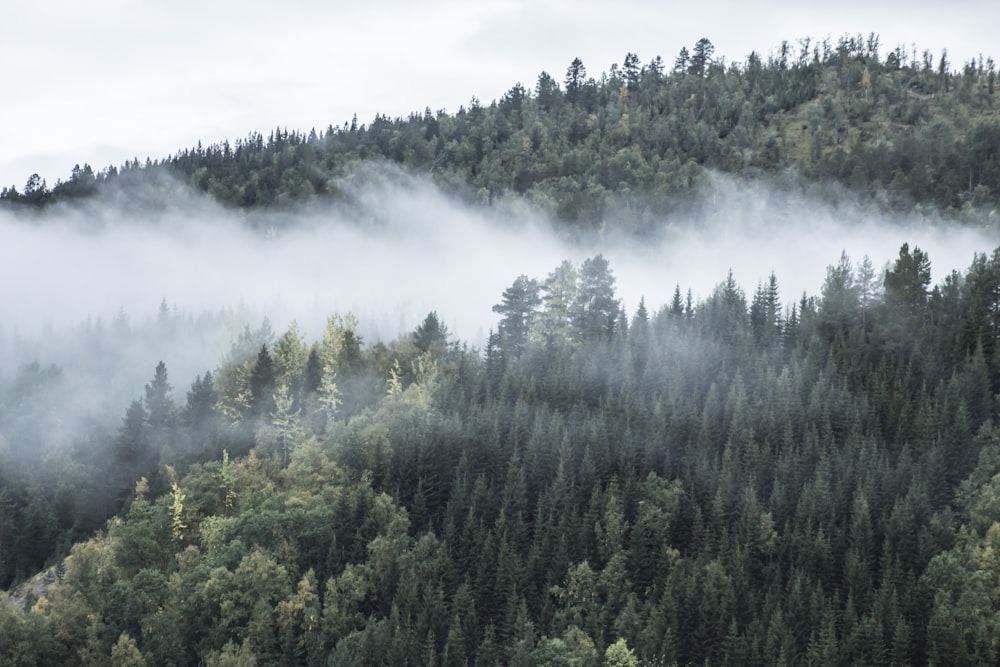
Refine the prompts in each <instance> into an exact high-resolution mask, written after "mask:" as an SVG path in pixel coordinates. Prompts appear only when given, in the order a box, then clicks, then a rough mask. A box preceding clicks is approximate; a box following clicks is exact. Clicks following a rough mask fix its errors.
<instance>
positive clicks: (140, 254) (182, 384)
mask: <svg viewBox="0 0 1000 667" xmlns="http://www.w3.org/2000/svg"><path fill="white" fill-rule="evenodd" d="M175 187H177V189H175V190H174V191H173V192H172V193H171V196H170V201H171V202H172V204H171V206H170V207H169V209H168V210H165V211H164V210H158V211H157V212H152V211H145V210H143V209H142V205H141V204H139V203H137V200H135V199H134V198H133V199H128V198H124V197H121V198H118V199H113V200H110V201H107V202H105V203H103V204H101V205H90V206H89V208H87V209H68V208H62V209H51V210H50V211H48V212H46V213H45V214H43V215H42V216H41V217H40V218H31V219H26V218H20V217H16V216H14V215H12V214H11V213H9V212H6V213H0V237H2V238H3V240H4V241H3V244H2V246H0V280H2V281H3V284H4V285H6V286H7V287H6V289H4V290H3V291H2V293H0V312H3V313H4V320H3V322H4V323H3V325H2V327H0V369H2V371H3V373H4V374H5V375H6V376H7V377H8V378H9V377H10V373H11V372H12V370H13V369H15V368H16V367H17V365H18V364H20V363H24V362H30V361H34V360H38V361H39V362H41V363H43V364H47V363H57V364H60V365H65V366H72V365H73V363H74V361H73V357H74V356H75V355H81V354H87V351H86V350H85V349H82V348H80V347H78V346H75V345H73V340H74V338H75V337H76V338H78V337H80V335H81V334H80V332H81V331H84V330H86V331H87V332H89V333H88V334H87V335H88V336H91V337H96V338H98V339H99V338H100V337H101V336H106V335H109V334H108V332H109V331H111V330H112V329H113V328H114V326H115V325H116V319H117V320H118V322H117V324H118V325H121V324H122V321H121V315H122V314H124V315H125V316H126V317H127V321H128V326H129V327H130V328H131V329H134V330H136V331H139V330H149V331H153V330H156V327H157V318H158V310H159V308H160V304H161V302H162V301H164V300H165V301H166V304H167V306H168V310H169V312H170V314H171V318H172V320H173V322H174V325H172V327H171V328H170V329H169V331H161V332H160V333H161V334H162V335H158V336H152V335H150V336H147V337H146V339H145V340H147V341H148V342H149V344H150V345H151V346H154V349H143V348H142V346H141V345H136V346H133V347H132V348H131V349H129V350H128V354H129V359H130V363H131V364H132V365H133V366H135V369H136V370H135V375H134V376H133V377H128V378H126V377H124V376H122V377H120V378H119V380H120V381H121V382H123V383H124V384H125V385H127V386H126V387H125V389H126V390H127V391H130V392H132V395H135V394H136V393H137V392H138V391H140V390H141V387H142V383H143V382H145V381H148V378H149V377H151V375H152V369H153V367H154V366H155V364H156V363H157V362H158V361H159V360H160V359H163V360H164V361H165V362H166V363H167V366H168V368H169V369H171V373H172V379H173V381H174V384H175V386H176V387H178V388H186V387H187V383H189V382H190V381H191V380H192V379H193V377H194V374H195V373H199V372H203V371H204V370H206V369H210V368H214V367H215V366H216V364H217V363H218V360H219V358H220V356H221V355H222V354H223V353H224V352H225V351H226V350H227V349H228V345H229V343H230V341H231V340H233V339H234V338H235V336H236V335H237V333H238V331H239V330H240V329H241V328H242V327H244V326H247V325H249V326H251V327H256V326H258V325H259V324H260V322H261V321H262V320H263V318H264V317H267V318H268V319H269V321H270V323H271V325H272V327H273V328H274V330H275V331H276V333H278V334H280V333H281V332H282V331H283V330H284V329H285V327H286V326H287V324H288V323H289V322H290V321H291V320H292V319H293V318H294V319H296V320H297V321H298V322H299V324H300V325H301V326H302V328H303V329H304V330H305V332H306V334H307V335H308V336H309V337H310V338H311V339H314V338H317V337H319V335H320V332H321V330H322V326H323V323H324V322H325V319H326V317H327V316H328V315H330V314H334V313H341V314H342V313H346V312H352V313H354V314H355V315H356V316H357V317H358V319H359V321H360V328H361V333H362V335H363V336H364V338H365V340H366V341H367V342H369V343H373V342H375V341H376V340H380V339H381V340H390V339H392V338H394V337H396V336H397V335H399V334H400V333H402V332H405V331H409V330H412V329H413V328H414V327H415V326H416V325H417V324H418V323H419V322H420V321H421V320H422V319H423V317H424V316H425V315H426V314H427V312H429V311H431V310H436V311H437V312H438V313H439V315H440V316H441V318H442V320H443V321H444V322H445V324H446V325H447V326H448V327H449V329H451V331H452V333H453V334H455V336H456V337H457V338H459V339H461V340H465V341H468V342H470V343H471V344H473V345H481V344H482V342H483V341H484V340H485V338H486V334H487V332H488V331H489V329H490V328H491V327H493V326H495V322H496V316H495V314H494V313H492V312H491V306H492V305H493V304H495V303H497V302H498V301H499V300H500V298H501V294H502V292H503V290H504V289H505V288H506V287H507V286H508V285H510V284H511V283H512V282H513V281H514V279H515V278H516V277H517V276H518V275H520V274H527V275H529V276H531V277H536V278H539V279H543V278H544V277H545V276H546V274H547V273H548V272H549V271H551V270H552V269H553V268H554V267H555V266H556V265H558V264H559V262H561V261H562V260H563V259H567V258H568V259H571V260H573V261H576V262H580V261H582V260H583V259H584V258H586V257H588V256H592V255H595V254H597V253H603V254H604V255H605V256H606V257H607V258H608V259H609V260H610V262H611V268H612V270H613V271H614V273H615V275H616V277H617V280H618V292H619V296H621V297H622V299H623V300H624V303H625V305H626V307H627V308H628V310H629V312H630V313H631V312H634V309H635V307H636V306H637V305H638V302H639V299H640V297H645V299H646V303H647V306H648V307H650V308H652V309H655V308H658V307H660V306H662V305H664V304H666V303H668V302H669V300H670V298H671V295H672V293H673V291H674V287H675V285H679V286H680V287H681V290H682V292H686V291H687V289H688V288H690V289H691V290H692V292H693V294H694V296H695V298H696V299H698V298H701V297H705V296H707V295H708V294H710V293H711V290H712V289H713V287H714V286H715V285H717V284H718V283H719V282H721V281H722V280H723V279H724V278H725V276H726V273H727V271H729V270H730V269H731V270H732V271H733V275H734V277H735V279H736V281H737V282H738V283H739V284H740V285H741V286H742V287H743V288H744V289H745V290H746V291H747V292H748V294H750V293H752V291H753V289H754V288H755V286H756V285H757V283H758V282H763V281H764V280H766V279H767V277H768V275H769V274H770V273H771V272H772V271H774V273H775V274H776V276H777V277H778V281H779V286H780V288H781V294H782V299H783V301H784V302H786V303H788V304H790V303H792V302H793V301H796V300H798V298H799V297H800V296H801V294H802V292H803V291H805V292H808V293H809V294H811V295H813V294H818V293H819V289H820V286H821V285H822V282H823V278H824V277H825V274H826V267H827V266H828V265H830V264H833V263H835V262H836V261H837V260H838V258H839V256H840V253H841V251H842V250H846V251H847V253H848V254H849V255H850V256H851V257H852V259H854V260H855V261H860V260H861V258H862V256H864V255H866V254H867V255H868V256H869V257H870V258H871V259H872V261H873V263H874V264H875V266H876V267H881V266H883V265H884V264H885V263H886V262H888V261H891V260H892V259H893V258H894V257H895V256H896V254H897V252H898V249H899V246H900V245H901V244H902V243H904V242H908V243H910V245H911V246H913V245H918V246H920V247H921V248H923V249H924V250H925V251H927V252H928V253H929V255H930V258H931V262H932V267H933V269H934V280H935V282H937V281H938V280H940V279H941V278H942V277H943V276H944V275H945V274H947V273H948V272H950V271H951V270H952V269H960V270H961V269H964V268H966V267H967V266H968V265H969V264H970V262H971V261H972V258H973V254H974V253H976V252H989V251H991V250H992V247H993V245H995V244H996V234H995V232H994V233H992V234H991V233H989V232H984V231H978V230H974V229H969V228H966V227H961V226H958V225H957V224H956V223H951V224H942V221H940V220H931V219H927V218H916V217H910V218H899V219H894V218H887V217H884V216H879V215H875V214H872V213H870V212H867V211H865V209H864V208H863V207H862V206H860V205H858V204H856V203H854V202H853V201H852V200H851V199H850V198H849V197H847V196H846V195H845V196H844V197H843V198H840V199H837V198H831V197H830V196H826V197H825V198H824V199H822V200H820V199H818V198H816V197H813V196H811V195H808V194H805V193H802V192H799V191H796V190H794V189H792V191H789V190H788V189H787V188H784V189H783V188H776V187H771V186H767V185H763V184H761V183H760V182H757V183H745V182H741V181H736V180H733V179H730V178H728V177H725V176H721V175H717V174H713V175H709V177H708V178H707V179H706V184H705V187H704V190H703V191H702V192H701V193H700V194H699V196H698V197H697V198H696V201H695V203H694V204H693V205H692V206H691V207H690V208H689V209H687V212H686V213H684V214H677V215H674V216H672V217H670V218H669V219H665V220H663V224H662V228H663V231H662V233H660V234H659V235H658V236H657V237H656V238H655V239H649V238H647V239H645V240H643V241H641V242H637V241H635V240H634V239H629V238H613V237H612V236H611V235H606V236H604V237H602V238H601V239H597V240H590V241H588V242H586V243H571V242H568V241H566V240H564V239H562V238H560V237H559V236H558V235H557V234H555V233H554V232H553V231H552V226H551V223H550V221H548V220H547V219H545V218H544V217H543V216H542V215H541V214H539V213H537V212H536V211H533V210H532V209H531V208H530V207H528V206H527V205H526V204H522V203H519V202H514V203H513V204H509V205H507V206H506V207H505V208H503V209H499V210H498V209H496V208H493V209H485V208H482V207H474V206H469V205H467V204H464V203H462V202H460V201H458V200H456V199H454V198H451V197H449V196H446V195H445V194H443V193H442V192H441V191H440V190H439V189H437V188H436V187H434V186H433V185H432V184H431V183H430V182H428V181H427V180H425V179H422V178H418V177H414V176H412V175H409V174H406V173H403V172H401V171H399V170H397V169H395V168H391V167H386V166H367V167H364V168H363V169H362V170H361V172H359V174H357V175H356V176H355V177H354V178H353V179H352V181H350V182H348V183H345V184H344V190H345V191H346V192H347V194H348V201H349V203H348V204H332V205H324V206H315V207H312V208H310V209H309V210H303V211H300V212H299V213H296V214H287V213H285V214H281V215H277V214H274V215H268V214H254V215H252V216H250V217H247V216H246V215H244V214H241V213H238V212H233V211H229V210H224V209H222V208H220V207H217V206H215V205H213V204H211V203H210V202H207V201H205V200H204V199H203V198H199V197H196V196H194V195H192V194H191V193H189V192H186V191H185V190H183V189H181V188H179V186H175ZM182 193H183V194H182ZM83 323H88V324H83ZM181 329H184V330H187V331H188V333H183V334H182V333H181V331H180V330H181ZM192 331H193V332H195V333H191V332H192ZM95 332H96V333H95ZM155 346H159V349H155ZM104 353H105V354H114V353H115V351H114V350H105V351H104ZM111 366H115V364H111ZM119 375H122V374H121V373H120V372H119Z"/></svg>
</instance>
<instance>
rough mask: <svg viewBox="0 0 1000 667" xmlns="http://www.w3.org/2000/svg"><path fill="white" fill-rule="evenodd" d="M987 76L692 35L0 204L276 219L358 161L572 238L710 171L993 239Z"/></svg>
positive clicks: (16, 194) (324, 190)
mask: <svg viewBox="0 0 1000 667" xmlns="http://www.w3.org/2000/svg"><path fill="white" fill-rule="evenodd" d="M986 55H989V54H986ZM591 65H594V64H593V63H591ZM596 65H598V66H605V64H604V63H597V64H596ZM996 78H997V72H996V65H995V62H994V61H993V59H992V58H987V59H985V60H984V59H983V57H982V56H980V57H979V58H978V59H977V60H975V61H970V62H967V63H953V62H951V61H949V60H948V56H947V53H946V52H945V53H941V54H931V53H930V52H929V51H924V52H923V53H919V54H918V53H917V52H916V49H915V48H914V50H913V51H909V50H907V49H904V48H900V47H896V48H894V49H890V48H886V45H883V44H880V43H879V39H878V36H876V35H870V36H868V37H862V36H860V35H859V36H857V37H851V36H845V37H842V38H840V39H838V40H836V42H831V41H830V40H829V39H827V40H824V41H822V42H816V41H810V40H808V39H805V40H800V41H799V42H798V43H796V44H788V43H784V44H782V45H780V47H778V48H776V49H774V50H773V51H772V52H771V53H770V54H769V55H768V56H766V57H764V56H761V55H760V54H758V53H751V54H749V55H748V56H747V57H746V59H745V60H744V61H742V62H732V63H726V62H724V61H721V60H719V59H716V58H715V56H714V47H713V45H712V43H711V42H710V41H709V40H708V39H701V40H699V41H698V42H697V43H696V44H695V45H694V46H693V47H692V48H691V49H690V50H688V49H687V48H683V49H681V51H680V53H679V54H677V56H676V57H675V58H673V59H672V60H666V61H664V60H663V59H661V58H660V57H659V56H657V57H655V58H651V59H650V60H648V61H647V62H645V63H643V62H642V61H640V59H639V56H638V55H637V54H634V53H628V54H626V55H625V56H624V60H623V62H622V63H621V64H620V65H618V64H615V65H612V66H611V67H610V68H609V69H608V70H606V71H604V72H602V73H601V74H599V75H597V76H593V75H592V73H588V70H587V67H586V66H585V65H584V63H582V62H581V61H580V60H579V59H575V60H573V61H572V63H571V64H570V65H569V67H568V68H567V71H566V73H565V76H564V77H563V76H561V74H560V73H555V75H550V74H549V73H546V72H542V73H541V74H540V75H539V76H538V78H537V81H535V82H534V85H532V86H523V85H521V84H520V83H518V84H516V85H514V86H513V87H511V88H510V90H508V91H507V93H506V94H504V95H503V96H502V97H501V99H499V100H495V101H493V102H491V103H489V104H482V103H480V102H479V101H477V100H475V99H473V100H472V101H471V102H470V103H469V105H468V106H467V107H463V108H461V109H459V110H458V111H457V112H453V113H447V112H445V111H436V112H435V111H432V110H431V109H426V110H425V111H424V112H423V113H414V114H411V115H410V116H409V117H407V118H388V117H385V116H378V117H376V118H375V119H373V120H371V121H370V122H368V123H363V122H362V123H359V122H358V120H357V119H355V120H354V121H352V122H351V123H345V124H344V125H342V126H334V125H331V126H329V127H327V128H326V129H325V130H320V131H317V130H312V131H310V132H308V133H303V132H299V131H295V130H293V131H288V130H284V129H280V128H279V129H276V130H273V131H271V132H270V133H269V134H268V135H267V136H264V135H262V134H259V133H255V134H251V135H250V136H248V137H246V138H245V139H242V140H238V141H236V142H234V143H232V144H231V143H229V142H224V143H221V144H216V145H211V146H201V145H199V146H197V147H196V148H191V149H187V150H183V151H180V152H178V153H177V154H176V155H173V156H171V157H167V158H164V159H152V160H151V159H149V158H147V159H146V161H145V162H144V163H142V162H140V161H139V160H138V159H136V160H133V161H131V162H128V163H126V164H124V165H121V166H120V167H114V166H112V167H107V168H105V169H103V170H100V171H96V172H95V170H94V169H93V168H92V167H91V166H89V165H84V166H83V167H80V166H79V165H77V167H75V168H74V169H73V171H72V175H71V177H70V178H69V180H68V181H65V182H58V183H56V184H55V185H54V186H52V187H51V188H50V187H49V186H48V184H47V183H46V181H45V180H44V179H43V178H42V177H40V176H39V175H37V174H36V175H33V176H31V177H30V178H29V179H28V181H27V183H26V184H25V185H24V186H23V187H22V188H21V190H18V189H17V188H16V187H15V186H10V187H7V188H4V189H3V191H2V193H0V201H2V202H4V203H7V204H9V205H22V206H28V207H38V206H44V205H47V204H50V203H54V202H74V201H79V200H81V199H89V198H92V197H94V196H99V195H101V194H102V193H103V194H104V195H105V196H108V197H110V196H113V193H117V192H119V191H120V189H124V192H126V193H129V195H130V196H133V197H134V196H136V190H137V189H138V186H139V184H140V183H142V184H145V185H146V186H151V187H152V188H153V190H154V193H153V194H152V195H148V194H147V196H152V197H154V198H155V196H156V195H155V191H156V190H157V189H162V188H164V187H166V186H165V185H164V183H165V182H166V181H165V177H166V176H170V177H174V178H176V179H178V180H179V181H180V182H182V183H185V184H187V185H190V186H193V187H194V188H196V189H197V190H199V191H201V192H204V193H207V194H208V195H210V196H211V197H213V198H214V199H216V200H218V201H219V202H222V203H224V204H226V205H229V206H233V207H238V208H242V209H253V208H259V207H274V208H287V207H289V206H291V205H294V204H301V203H303V202H309V201H315V200H317V199H320V200H322V199H331V198H332V199H339V200H344V199H348V200H349V198H350V188H349V187H347V184H349V182H350V179H351V178H352V176H353V175H354V173H355V168H356V167H357V165H358V164H360V163H361V162H362V161H370V160H373V159H377V160H387V161H390V162H393V163H396V164H399V165H402V166H404V167H406V168H408V169H411V170H414V171H416V172H424V173H429V174H432V175H433V176H434V178H435V180H436V181H437V183H438V184H439V185H440V186H441V187H443V188H445V189H446V190H447V191H449V192H452V193H456V194H459V195H461V196H463V197H465V198H467V199H469V200H474V201H480V202H484V203H488V202H495V201H497V200H501V199H504V198H509V197H512V196H524V197H526V198H527V199H528V200H530V201H531V202H533V203H534V204H535V205H536V206H538V207H540V208H542V209H544V210H546V211H548V212H550V213H551V214H553V215H554V216H555V217H556V218H558V219H560V220H562V221H564V222H565V223H567V228H568V229H569V230H571V231H574V232H579V231H581V230H594V229H603V228H604V227H606V226H608V225H612V226H624V227H626V228H628V229H640V230H644V231H648V230H650V229H655V228H657V227H658V226H659V225H660V224H661V222H662V217H663V216H664V215H665V214H669V213H671V212H672V211H674V210H675V209H676V208H677V207H678V206H681V205H683V202H684V196H683V195H685V194H686V193H688V192H690V191H691V189H692V188H693V187H694V186H695V185H696V184H697V183H698V181H699V178H700V176H701V175H702V174H703V170H704V169H706V168H708V169H713V170H718V171H722V172H727V173H732V174H737V175H742V176H748V177H755V176H759V175H762V174H765V175H773V176H782V177H784V176H792V177H794V180H793V182H794V183H795V184H796V185H800V184H801V183H806V184H808V183H815V184H819V185H820V186H824V185H825V184H827V183H830V182H835V183H839V184H841V185H843V186H846V187H847V188H849V189H851V190H853V191H855V192H857V193H858V194H859V195H860V196H861V197H862V198H863V199H864V200H866V201H871V202H872V203H873V205H874V206H876V207H877V208H879V209H881V210H884V211H896V212H899V211H911V210H913V209H914V208H915V207H920V208H928V207H931V208H935V209H938V210H945V211H951V212H958V213H961V214H962V215H963V217H964V218H965V219H966V220H967V221H969V222H973V223H975V224H980V225H982V224H988V225H996V224H997V219H996V213H995V212H994V211H995V209H996V208H997V206H998V204H1000V116H998V113H997V110H996V108H995V99H996V95H995V87H996ZM798 179H802V180H798ZM165 196H167V197H169V193H168V194H167V195H165ZM162 198H163V197H162V196H161V199H162Z"/></svg>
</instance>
